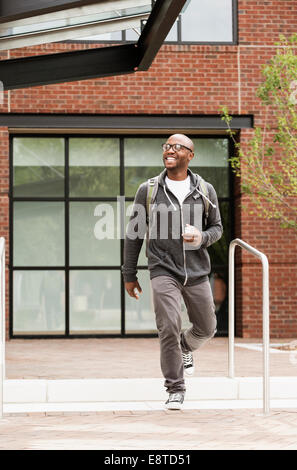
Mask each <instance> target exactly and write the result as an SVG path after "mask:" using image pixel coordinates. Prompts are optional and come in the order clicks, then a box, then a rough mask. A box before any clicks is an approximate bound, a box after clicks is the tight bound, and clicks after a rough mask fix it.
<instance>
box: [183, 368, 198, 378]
mask: <svg viewBox="0 0 297 470" xmlns="http://www.w3.org/2000/svg"><path fill="white" fill-rule="evenodd" d="M184 371H185V374H186V375H189V376H190V375H194V372H195V367H187V368H186V369H184Z"/></svg>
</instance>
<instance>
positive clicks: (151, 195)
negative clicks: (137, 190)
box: [146, 176, 159, 220]
mask: <svg viewBox="0 0 297 470" xmlns="http://www.w3.org/2000/svg"><path fill="white" fill-rule="evenodd" d="M158 186H159V184H158V176H155V177H154V178H150V179H149V180H147V194H146V214H147V220H149V218H150V212H151V204H153V202H154V200H155V199H156V195H157V191H158Z"/></svg>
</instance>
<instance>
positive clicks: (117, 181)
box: [11, 135, 232, 337]
mask: <svg viewBox="0 0 297 470" xmlns="http://www.w3.org/2000/svg"><path fill="white" fill-rule="evenodd" d="M166 138H167V136H141V135H139V136H135V135H134V136H122V137H118V136H110V135H109V136H86V135H84V136H63V137H61V136H52V137H48V136H46V137H40V136H38V137H36V136H30V137H29V136H15V137H13V138H12V169H13V173H12V174H13V187H12V200H11V209H12V214H13V227H12V231H11V236H12V240H11V242H12V243H11V250H12V251H11V255H12V260H13V266H12V273H11V274H12V276H11V279H12V289H13V301H12V306H11V308H12V319H13V321H12V328H13V336H14V337H17V336H27V335H31V336H32V335H35V336H38V337H40V336H49V335H52V336H66V337H68V336H75V335H80V336H86V335H95V336H98V335H102V336H104V335H129V334H138V335H142V334H155V333H156V327H155V319H154V312H153V305H152V298H151V292H150V284H149V273H148V270H147V259H146V256H145V243H144V244H143V248H142V251H141V254H140V258H139V273H138V276H139V280H140V284H142V285H143V286H145V288H144V289H143V295H141V296H140V299H139V301H138V302H135V301H133V299H131V298H130V297H129V296H128V295H127V294H126V293H125V290H124V286H123V282H122V275H121V265H122V264H123V240H122V239H121V233H122V232H123V231H124V230H125V227H126V224H127V222H128V219H129V212H128V209H129V206H131V204H132V202H133V199H134V195H135V192H136V190H137V188H138V186H139V185H140V184H141V183H142V182H143V181H145V180H146V179H148V178H150V177H152V176H155V175H157V174H159V173H160V172H161V171H162V170H163V165H162V160H161V156H162V151H161V144H162V143H163V142H164V139H166ZM192 140H193V142H194V144H195V158H194V159H193V160H192V162H191V169H192V171H193V172H197V173H199V174H200V175H201V176H202V177H203V178H205V179H206V180H207V181H209V182H211V183H212V184H213V185H214V187H215V188H216V190H217V193H218V197H219V202H220V209H221V214H222V218H223V224H224V235H223V237H222V238H221V240H220V241H219V242H218V243H216V244H215V245H214V246H212V247H210V249H209V253H210V256H211V261H212V270H213V272H212V274H211V283H212V286H213V291H214V293H215V294H216V295H215V303H216V309H217V315H218V324H219V329H218V331H219V334H226V333H227V317H228V312H227V291H226V287H227V275H228V274H227V272H228V269H227V264H228V253H227V247H228V243H229V241H230V237H231V234H230V232H231V215H230V214H231V208H232V204H231V200H230V182H229V176H230V172H229V164H228V156H229V145H230V143H229V140H228V139H227V138H224V137H213V136H212V137H202V136H201V137H200V136H199V137H193V138H192ZM124 195H125V201H124V204H123V203H122V201H123V199H119V198H118V196H124ZM107 217H110V218H109V219H108V218H107ZM107 220H108V221H109V222H110V221H111V222H112V223H111V224H107ZM99 226H100V230H101V232H100V233H99V231H98V228H99ZM98 233H99V235H98ZM102 233H103V234H106V236H103V237H102V236H100V234H102ZM183 324H184V325H183V326H184V327H187V325H188V323H187V315H186V310H185V307H184V306H183Z"/></svg>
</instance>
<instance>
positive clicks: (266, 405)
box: [228, 238, 270, 414]
mask: <svg viewBox="0 0 297 470" xmlns="http://www.w3.org/2000/svg"><path fill="white" fill-rule="evenodd" d="M236 245H238V246H240V247H241V248H244V249H246V250H247V251H249V252H250V253H252V254H253V255H255V256H256V257H257V258H260V260H261V262H262V268H263V270H262V286H263V292H262V310H263V318H262V322H263V413H264V414H268V413H269V409H270V383H269V264H268V259H267V257H266V255H264V254H263V253H261V251H258V250H256V249H255V248H253V247H252V246H250V245H248V244H247V243H245V242H244V241H242V240H240V239H239V238H236V239H235V240H232V241H231V243H230V246H229V327H228V328H229V341H228V368H229V369H228V373H229V377H230V378H234V252H235V247H236Z"/></svg>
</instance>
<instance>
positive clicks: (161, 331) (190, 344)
mask: <svg viewBox="0 0 297 470" xmlns="http://www.w3.org/2000/svg"><path fill="white" fill-rule="evenodd" d="M151 285H152V291H153V301H154V309H155V315H156V325H157V329H158V335H159V339H160V360H161V370H162V373H163V376H164V378H165V383H164V385H165V387H166V388H167V392H168V393H175V392H183V391H185V390H186V387H185V381H184V367H183V360H182V351H183V352H185V351H195V350H196V349H198V348H200V347H201V346H202V345H203V344H204V343H205V342H206V341H207V340H208V339H210V338H212V337H213V336H214V335H215V333H216V326H217V320H216V315H215V307H214V302H213V296H212V291H211V287H210V283H209V281H208V280H207V281H205V282H203V283H201V284H196V285H195V286H183V285H182V284H180V283H179V282H178V281H176V280H175V279H173V278H172V277H169V276H158V277H155V278H153V279H152V280H151ZM181 297H183V299H184V302H185V305H186V308H187V312H188V316H189V320H190V322H191V323H192V327H191V328H189V329H187V330H186V331H184V332H183V333H182V332H181V327H182V321H181Z"/></svg>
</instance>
